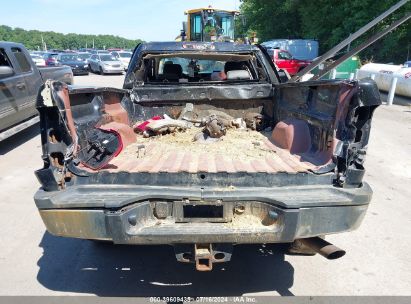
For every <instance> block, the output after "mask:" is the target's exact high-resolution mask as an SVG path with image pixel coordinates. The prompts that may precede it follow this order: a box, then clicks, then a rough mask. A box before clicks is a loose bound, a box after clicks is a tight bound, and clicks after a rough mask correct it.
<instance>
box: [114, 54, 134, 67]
mask: <svg viewBox="0 0 411 304" xmlns="http://www.w3.org/2000/svg"><path fill="white" fill-rule="evenodd" d="M132 54H133V53H132V52H126V51H112V52H111V55H113V56H114V57H115V58H116V59H117V60H119V61H121V63H122V64H123V66H124V70H125V71H127V67H128V65H129V63H130V59H131V55H132Z"/></svg>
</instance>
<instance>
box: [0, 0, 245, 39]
mask: <svg viewBox="0 0 411 304" xmlns="http://www.w3.org/2000/svg"><path fill="white" fill-rule="evenodd" d="M239 3H240V1H239V0H117V1H113V0H18V1H10V0H0V4H1V7H2V9H1V11H2V13H1V18H0V24H1V25H8V26H11V27H21V28H23V29H27V30H34V29H37V30H42V31H54V32H60V33H65V34H66V33H77V34H111V35H118V36H121V37H125V38H129V39H137V38H140V39H143V40H146V41H166V40H174V38H175V37H176V36H177V35H178V34H179V33H180V29H181V27H182V25H181V23H182V21H184V20H185V19H186V16H185V15H184V11H185V10H187V9H193V8H199V7H207V6H208V5H212V6H213V7H214V8H221V9H236V8H237V9H238V6H239Z"/></svg>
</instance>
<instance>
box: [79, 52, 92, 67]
mask: <svg viewBox="0 0 411 304" xmlns="http://www.w3.org/2000/svg"><path fill="white" fill-rule="evenodd" d="M77 55H78V58H79V59H80V60H81V61H83V62H85V63H86V64H88V60H89V58H90V57H91V53H89V52H78V53H77Z"/></svg>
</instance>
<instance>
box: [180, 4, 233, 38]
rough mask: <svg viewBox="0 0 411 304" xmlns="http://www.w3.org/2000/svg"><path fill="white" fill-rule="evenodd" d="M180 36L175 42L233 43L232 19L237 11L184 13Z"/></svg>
mask: <svg viewBox="0 0 411 304" xmlns="http://www.w3.org/2000/svg"><path fill="white" fill-rule="evenodd" d="M184 14H185V15H187V21H184V22H183V29H182V30H181V34H180V35H179V36H178V37H177V38H176V41H207V42H213V41H225V42H227V41H234V28H235V25H234V19H235V17H236V16H238V15H239V14H240V12H238V11H228V10H221V9H215V8H212V7H211V6H209V7H208V8H197V9H191V10H188V11H185V12H184Z"/></svg>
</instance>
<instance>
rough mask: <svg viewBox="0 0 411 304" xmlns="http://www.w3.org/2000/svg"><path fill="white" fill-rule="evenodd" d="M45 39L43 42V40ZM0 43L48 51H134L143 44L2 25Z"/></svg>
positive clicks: (112, 38) (119, 38)
mask: <svg viewBox="0 0 411 304" xmlns="http://www.w3.org/2000/svg"><path fill="white" fill-rule="evenodd" d="M42 39H43V40H42ZM0 41H13V42H19V43H23V44H24V45H25V47H26V48H27V49H29V50H43V49H44V45H43V42H44V43H45V45H46V46H47V49H62V50H66V49H79V48H86V47H87V48H91V47H92V46H93V41H94V47H95V48H97V49H103V48H106V49H107V48H124V49H134V47H135V46H136V45H137V44H138V43H140V42H142V40H140V39H136V40H131V39H126V38H122V37H119V36H113V35H83V34H73V33H70V34H62V33H55V32H42V31H37V30H24V29H22V28H18V27H16V28H12V27H9V26H6V25H0Z"/></svg>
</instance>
